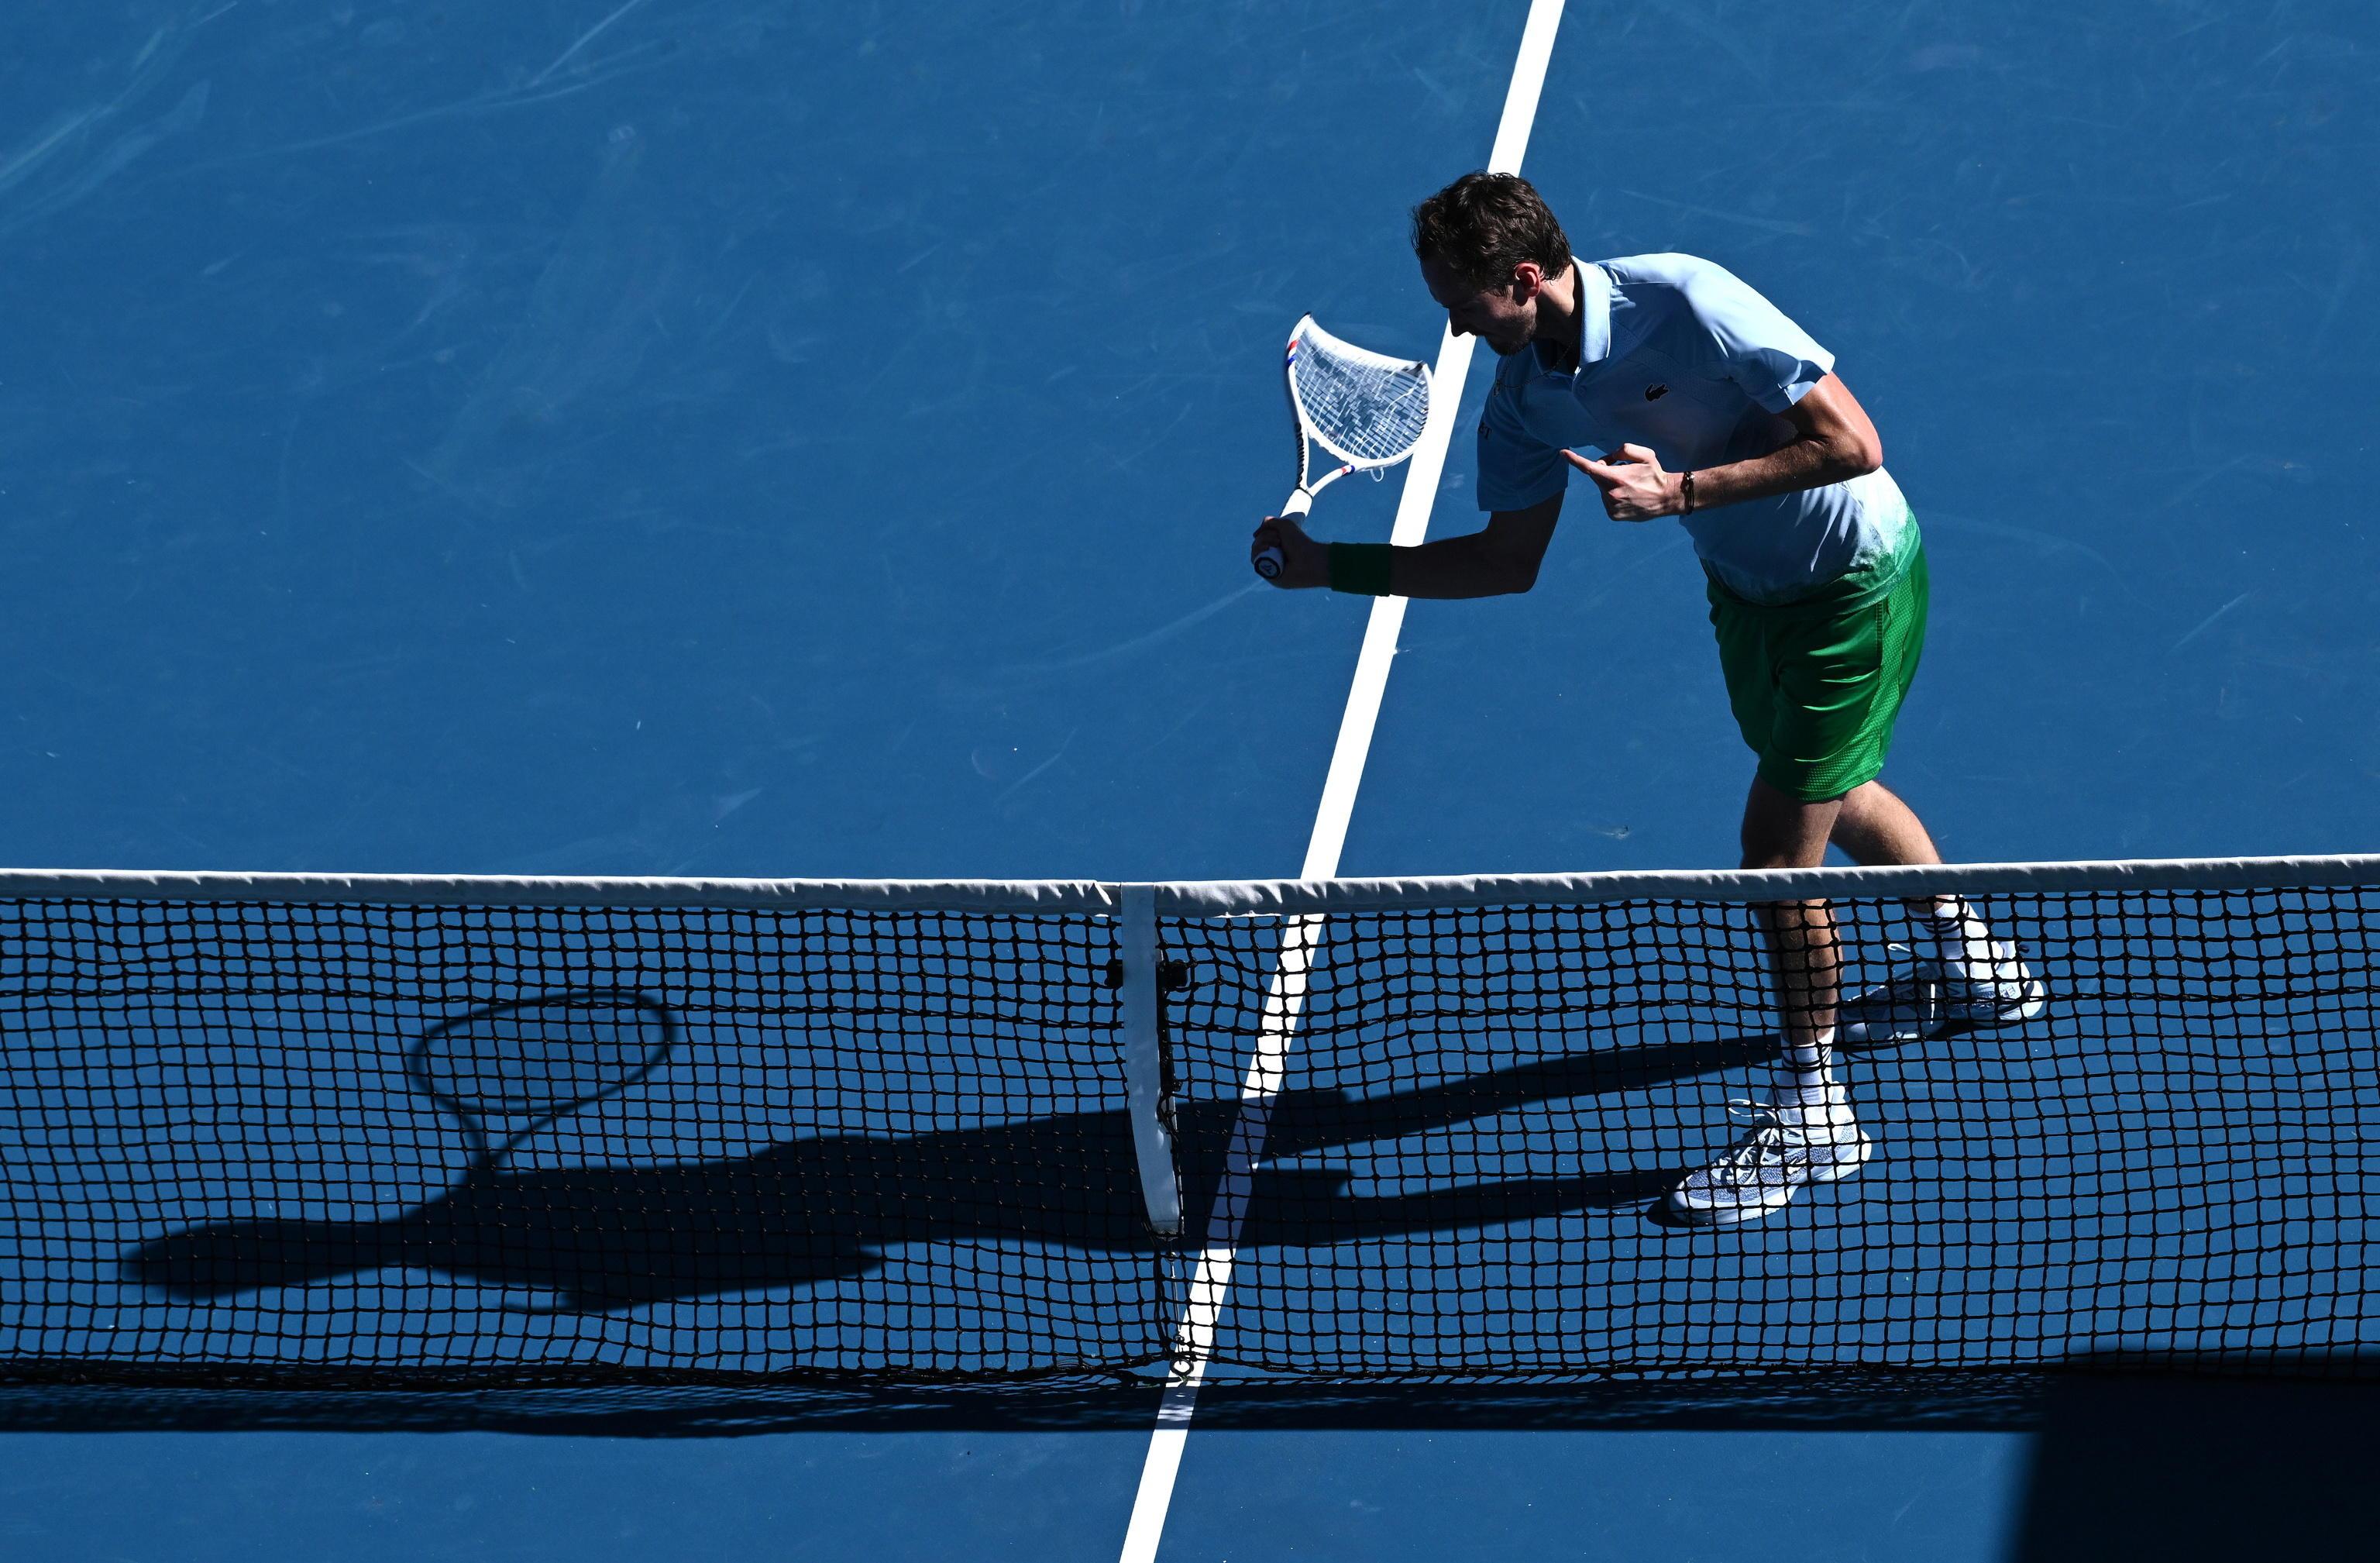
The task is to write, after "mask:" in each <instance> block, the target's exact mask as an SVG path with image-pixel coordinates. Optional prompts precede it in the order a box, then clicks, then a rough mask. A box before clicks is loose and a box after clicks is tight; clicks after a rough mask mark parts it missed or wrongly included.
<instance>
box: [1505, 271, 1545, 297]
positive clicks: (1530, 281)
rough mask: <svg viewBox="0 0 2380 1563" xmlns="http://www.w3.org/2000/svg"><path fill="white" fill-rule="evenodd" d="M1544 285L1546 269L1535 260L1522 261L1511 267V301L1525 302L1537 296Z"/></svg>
mask: <svg viewBox="0 0 2380 1563" xmlns="http://www.w3.org/2000/svg"><path fill="white" fill-rule="evenodd" d="M1545 285H1546V269H1545V267H1543V266H1541V265H1539V264H1537V263H1536V262H1535V261H1524V262H1522V263H1520V264H1519V265H1517V266H1514V267H1513V268H1512V301H1513V302H1514V303H1516V304H1525V303H1527V302H1528V301H1529V300H1530V299H1534V298H1536V296H1537V289H1538V288H1540V287H1544V286H1545Z"/></svg>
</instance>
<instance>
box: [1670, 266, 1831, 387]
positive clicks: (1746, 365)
mask: <svg viewBox="0 0 2380 1563" xmlns="http://www.w3.org/2000/svg"><path fill="white" fill-rule="evenodd" d="M1685 292H1686V299H1687V302H1688V303H1689V304H1691V305H1692V306H1693V308H1694V315H1695V318H1696V319H1698V320H1699V321H1701V323H1702V324H1703V326H1704V327H1705V329H1706V330H1707V331H1709V333H1710V335H1711V338H1712V340H1713V342H1714V343H1715V344H1716V345H1717V347H1718V352H1719V356H1720V357H1721V358H1722V359H1723V360H1725V362H1726V364H1727V377H1728V378H1729V379H1730V380H1732V381H1734V382H1735V384H1736V385H1737V386H1738V387H1739V388H1740V389H1742V390H1743V394H1744V395H1745V396H1747V397H1751V398H1752V399H1753V400H1754V401H1756V402H1758V403H1759V404H1760V405H1761V406H1762V407H1764V408H1766V409H1768V410H1769V411H1771V412H1779V413H1781V412H1783V411H1784V410H1785V409H1787V408H1789V407H1791V406H1792V405H1793V404H1794V403H1795V402H1798V401H1800V400H1801V399H1802V397H1803V395H1804V394H1806V393H1807V392H1808V391H1809V389H1810V387H1811V386H1813V385H1816V384H1817V383H1818V382H1819V381H1821V380H1824V379H1825V378H1826V377H1827V376H1828V374H1829V373H1831V372H1833V371H1834V367H1835V355H1834V354H1832V353H1830V352H1828V351H1827V349H1826V348H1821V347H1820V346H1818V344H1817V343H1815V341H1812V340H1811V338H1810V334H1809V333H1808V332H1806V331H1804V330H1803V329H1802V328H1801V327H1800V326H1798V325H1796V324H1793V322H1792V321H1791V320H1790V319H1788V318H1787V317H1786V314H1785V311H1782V310H1780V309H1779V308H1778V307H1777V306H1776V305H1774V304H1772V303H1770V302H1769V301H1768V300H1767V299H1764V298H1762V297H1761V296H1760V295H1759V294H1758V293H1756V292H1755V291H1754V290H1753V289H1752V287H1750V286H1749V285H1747V284H1746V283H1745V282H1743V279H1742V278H1740V277H1738V276H1737V275H1735V274H1734V273H1733V272H1730V271H1729V270H1728V269H1727V268H1726V267H1724V266H1715V265H1711V264H1708V263H1705V264H1703V265H1701V266H1699V267H1697V268H1695V272H1694V276H1693V277H1692V279H1691V280H1690V281H1689V282H1688V284H1687V286H1686V289H1685Z"/></svg>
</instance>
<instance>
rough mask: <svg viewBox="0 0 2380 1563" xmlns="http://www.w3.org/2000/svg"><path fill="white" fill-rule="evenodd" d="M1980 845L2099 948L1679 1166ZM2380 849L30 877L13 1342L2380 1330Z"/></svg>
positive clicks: (1975, 1348)
mask: <svg viewBox="0 0 2380 1563" xmlns="http://www.w3.org/2000/svg"><path fill="white" fill-rule="evenodd" d="M1953 894H1955V895H1958V896H1961V897H1963V898H1965V899H1966V902H1967V903H1968V904H1969V905H1970V906H1972V907H1974V908H1976V909H1979V910H1981V911H1982V912H1984V913H1985V915H1987V916H1988V918H1989V919H1990V922H1991V923H1992V925H1993V927H1994V929H1995V930H1996V931H1997V932H1998V934H2001V935H2002V936H2004V937H2007V938H2010V939H2013V940H2015V941H2016V942H2017V943H2018V944H2019V945H2020V946H2022V949H2023V950H2024V952H2025V954H2026V957H2027V959H2029V960H2030V961H2031V962H2032V963H2033V964H2034V969H2035V970H2036V971H2038V973H2039V974H2040V976H2041V978H2042V980H2043V981H2044V983H2046V986H2047V988H2048V991H2049V995H2050V1002H2049V1004H2048V1006H2047V1007H2046V1011H2045V1012H2043V1013H2042V1014H2040V1015H2039V1016H2038V1017H2036V1018H2034V1019H2032V1020H2023V1021H2022V1022H2018V1023H2011V1024H2006V1025H1997V1026H1988V1027H1975V1028H1971V1029H1967V1030H1964V1031H1959V1030H1956V1029H1953V1030H1952V1031H1951V1032H1949V1034H1945V1035H1940V1036H1937V1037H1934V1038H1931V1039H1929V1040H1925V1041H1919V1042H1911V1043H1907V1044H1900V1045H1894V1046H1889V1047H1881V1048H1876V1049H1873V1050H1868V1051H1862V1052H1857V1053H1849V1052H1847V1053H1846V1054H1845V1055H1844V1056H1843V1058H1842V1060H1841V1072H1842V1074H1843V1076H1844V1078H1845V1080H1846V1081H1847V1083H1848V1088H1849V1092H1850V1096H1851V1100H1852V1104H1853V1106H1854V1107H1855V1109H1856V1110H1857V1112H1858V1114H1859V1117H1860V1119H1861V1122H1862V1123H1863V1125H1864V1126H1865V1128H1866V1130H1867V1131H1868V1132H1869V1134H1870V1135H1871V1136H1872V1138H1873V1139H1874V1141H1875V1142H1876V1157H1875V1159H1874V1160H1873V1161H1871V1162H1870V1163H1869V1164H1868V1165H1867V1166H1865V1167H1864V1169H1863V1170H1862V1171H1861V1172H1860V1173H1859V1175H1858V1176H1857V1177H1854V1178H1847V1179H1845V1180H1843V1181H1840V1182H1838V1183H1833V1184H1830V1185H1825V1186H1821V1187H1816V1188H1813V1189H1810V1190H1806V1191H1803V1192H1802V1193H1800V1194H1799V1195H1798V1196H1797V1197H1796V1198H1795V1199H1794V1200H1793V1201H1792V1202H1791V1203H1790V1204H1788V1205H1787V1206H1786V1207H1785V1208H1783V1209H1782V1210H1780V1211H1779V1212H1777V1213H1776V1214H1775V1215H1770V1216H1769V1217H1768V1218H1767V1219H1766V1220H1763V1221H1759V1222H1756V1223H1749V1224H1746V1225H1743V1226H1739V1227H1729V1228H1724V1229H1720V1230H1710V1229H1688V1228H1683V1227H1679V1226H1677V1225H1674V1224H1672V1223H1670V1222H1669V1221H1667V1220H1666V1219H1664V1217H1663V1215H1662V1212H1663V1210H1664V1205H1663V1198H1664V1196H1665V1195H1666V1194H1667V1192H1668V1191H1670V1189H1671V1188H1672V1187H1674V1186H1675V1185H1676V1184H1677V1183H1678V1181H1679V1180H1680V1179H1681V1178H1683V1177H1685V1176H1686V1175H1687V1174H1688V1173H1689V1172H1690V1171H1691V1170H1692V1169H1693V1168H1694V1167H1695V1166H1699V1165H1702V1164H1704V1163H1706V1162H1708V1161H1709V1160H1710V1159H1711V1158H1712V1157H1713V1156H1714V1155H1715V1154H1718V1152H1719V1151H1721V1150H1723V1149H1724V1148H1725V1147H1726V1146H1727V1145H1728V1144H1729V1142H1730V1141H1731V1140H1733V1139H1734V1138H1735V1136H1736V1135H1737V1134H1738V1133H1739V1132H1740V1131H1741V1130H1742V1129H1743V1125H1742V1124H1741V1123H1740V1122H1737V1121H1735V1120H1734V1119H1733V1118H1732V1117H1730V1103H1731V1102H1737V1101H1741V1100H1744V1099H1756V1098H1757V1097H1759V1096H1760V1095H1761V1094H1762V1093H1763V1091H1764V1088H1765V1085H1766V1082H1767V1079H1768V1078H1769V1074H1770V1072H1771V1070H1772V1068H1773V1067H1774V1064H1775V1061H1776V1056H1777V1053H1778V1044H1777V1040H1776V1028H1777V1017H1776V1010H1775V998H1774V988H1773V981H1772V977H1771V974H1770V971H1769V967H1768V964H1767V956H1766V954H1765V946H1764V945H1763V942H1762V936H1761V934H1760V931H1759V923H1758V920H1757V916H1756V908H1757V907H1758V906H1760V905H1761V904H1763V903H1768V902H1774V901H1778V900H1782V899H1789V898H1821V897H1823V898H1828V900H1830V902H1831V903H1832V905H1833V907H1834V909H1835V912H1836V915H1837V916H1838V918H1839V919H1840V921H1841V923H1842V927H1843V931H1844V932H1843V943H1844V949H1845V959H1846V972H1845V979H1844V984H1843V985H1844V988H1845V991H1847V992H1848V991H1851V990H1853V989H1856V988H1858V987H1860V986H1862V985H1864V984H1866V983H1872V982H1876V981H1880V980H1882V978H1883V977H1884V976H1885V975H1886V974H1888V971H1891V970H1894V969H1895V968H1896V967H1897V966H1898V965H1900V964H1901V963H1905V961H1906V960H1907V959H1909V957H1908V956H1907V955H1906V954H1904V953H1900V952H1899V951H1896V948H1895V946H1912V947H1918V948H1920V949H1921V950H1922V934H1921V932H1920V931H1919V930H1917V929H1915V928H1913V925H1912V923H1911V921H1910V902H1911V899H1912V898H1930V897H1937V896H1944V895H1953ZM2375 928H2380V859H2344V858H2340V859H2301V860H2244V861H2195V862H2162V863H2109V864H2058V865H1997V866H1983V867H1978V866H1961V867H1954V868H1928V869H1887V870H1814V871H1806V872H1796V873H1703V874H1683V873H1679V874H1662V873H1644V874H1608V875H1592V876H1580V877H1571V878H1556V877H1545V878H1503V879H1468V880H1419V881H1403V882H1397V881H1379V882H1366V881H1339V882H1330V883H1312V884H1308V883H1269V884H1247V885H1102V884H1095V883H1047V884H1020V885H997V884H985V883H968V884H953V885H917V884H895V883H850V884H826V883H816V882H746V881H733V882H695V881H598V880H575V881H574V880H553V881H530V880H500V879H445V880H434V879H410V878H407V879H398V878H382V877H357V878H335V877H328V876H302V875H301V876H279V877H259V876H237V875H129V874H122V875H119V874H31V873H19V874H13V875H0V1066H5V1073H0V1383H15V1384H20V1385H21V1384H40V1383H58V1382H77V1383H96V1384H110V1383H118V1384H199V1385H208V1386H246V1385H258V1386H293V1387H301V1388H302V1387H305V1386H362V1387H375V1386H387V1387H407V1388H421V1387H430V1388H439V1387H446V1386H456V1387H491V1386H537V1385H588V1386H601V1385H629V1384H633V1385H664V1386H665V1385H673V1384H720V1383H727V1384H736V1383H764V1382H771V1381H790V1380H801V1379H811V1378H841V1377H857V1378H862V1379H875V1380H889V1381H904V1382H925V1381H938V1380H974V1379H1006V1378H1030V1377H1037V1376H1046V1375H1072V1374H1158V1373H1161V1372H1163V1371H1165V1370H1167V1369H1169V1368H1178V1367H1180V1366H1182V1365H1183V1364H1184V1363H1185V1362H1187V1361H1189V1360H1192V1359H1194V1358H1195V1359H1196V1360H1198V1361H1199V1362H1203V1363H1204V1364H1207V1365H1208V1367H1210V1368H1211V1369H1213V1370H1215V1371H1218V1372H1230V1371H1239V1372H1245V1373H1251V1374H1286V1375H1294V1376H1298V1377H1303V1378H1313V1379H1333V1380H1337V1379H1373V1378H1406V1379H1417V1380H1418V1379H1463V1380H1473V1379H1491V1380H1492V1379H1505V1380H1511V1379H1528V1380H1538V1379H1552V1380H1569V1379H1594V1378H1657V1379H1658V1378H1701V1377H1727V1376H1730V1375H1748V1374H1794V1373H1823V1372H1827V1371H1833V1370H1846V1371H1852V1370H1855V1371H1858V1372H1862V1373H1875V1372H1878V1371H1882V1372H1892V1371H1896V1370H1902V1369H1908V1370H1960V1369H1991V1370H2004V1369H2007V1368H2010V1367H2018V1368H2024V1367H2035V1366H2042V1367H2046V1366H2053V1365H2056V1364H2058V1363H2062V1362H2070V1361H2074V1360H2076V1359H2080V1358H2088V1359H2092V1360H2095V1361H2098V1362H2106V1361H2108V1360H2111V1359H2112V1360H2119V1361H2123V1362H2133V1363H2139V1364H2142V1365H2149V1366H2157V1367H2166V1368H2192V1367H2200V1366H2207V1367H2214V1368H2219V1369H2221V1370H2222V1371H2227V1372H2237V1371H2243V1370H2244V1371H2253V1372H2272V1373H2281V1374H2321V1375H2328V1374H2362V1372H2363V1363H2364V1362H2365V1358H2364V1356H2363V1354H2364V1353H2365V1352H2367V1351H2368V1350H2370V1349H2372V1348H2374V1346H2375V1345H2380V1302H2370V1301H2367V1300H2366V1293H2367V1281H2368V1277H2369V1276H2370V1272H2371V1261H2372V1251H2371V1247H2370V1237H2369V1235H2368V1232H2367V1224H2366V1212H2367V1210H2368V1208H2369V1206H2370V1203H2371V1198H2372V1195H2373V1193H2374V1187H2375V1173H2374V1171H2373V1170H2372V1168H2373V1167H2374V1165H2375V1164H2374V1161H2373V1159H2372V1157H2371V1156H2370V1154H2369V1147H2370V1146H2371V1145H2372V1143H2373V1142H2374V1134H2375V1131H2380V1058H2375V1054H2374V1045H2373V1044H2374V997H2373V973H2372V959H2371V951H2372V945H2373V935H2374V931H2375Z"/></svg>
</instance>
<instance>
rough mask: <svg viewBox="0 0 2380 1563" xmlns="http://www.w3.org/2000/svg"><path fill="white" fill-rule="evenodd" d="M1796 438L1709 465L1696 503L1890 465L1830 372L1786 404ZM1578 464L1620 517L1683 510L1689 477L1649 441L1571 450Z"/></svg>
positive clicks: (1737, 500) (1774, 491)
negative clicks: (1602, 453) (1589, 452)
mask: <svg viewBox="0 0 2380 1563" xmlns="http://www.w3.org/2000/svg"><path fill="white" fill-rule="evenodd" d="M1785 419H1786V421H1788V422H1790V423H1791V424H1792V425H1793V431H1794V437H1793V438H1792V440H1791V441H1790V442H1789V443H1788V444H1786V445H1784V446H1780V447H1779V448H1778V449H1776V450H1772V451H1770V452H1769V453H1768V454H1767V455H1766V456H1755V457H1754V458H1752V459H1751V460H1749V461H1731V462H1730V463H1728V464H1727V465H1726V466H1724V467H1705V468H1703V469H1701V470H1698V471H1696V472H1695V473H1694V508H1695V509H1697V510H1715V509H1717V508H1718V507H1720V506H1722V505H1741V504H1743V502H1744V501H1745V500H1747V499H1767V498H1769V497H1771V496H1772V495H1779V494H1791V493H1794V492H1796V491H1797V490H1801V489H1805V488H1823V487H1825V486H1826V485H1827V484H1828V483H1839V482H1842V481H1843V480H1844V479H1846V478H1856V477H1858V476H1859V475H1860V474H1862V473H1863V472H1873V471H1875V470H1876V469H1877V468H1878V467H1881V466H1883V465H1884V442H1883V441H1882V440H1881V439H1879V438H1877V437H1876V425H1875V424H1874V423H1873V422H1871V421H1869V420H1868V415H1867V410H1866V409H1864V408H1863V407H1861V406H1860V404H1859V399H1858V398H1857V397H1853V396H1852V393H1851V387H1849V386H1847V385H1844V384H1843V383H1842V382H1841V381H1840V380H1839V379H1837V378H1836V377H1835V376H1834V375H1832V374H1828V376H1827V377H1826V378H1825V379H1823V380H1820V381H1819V382H1818V383H1817V384H1816V385H1813V386H1811V387H1810V388H1809V389H1808V390H1807V391H1804V392H1803V394H1802V399H1801V400H1799V401H1797V402H1795V403H1794V404H1793V405H1792V406H1791V407H1789V408H1787V409H1785ZM1562 455H1563V458H1565V459H1566V460H1568V461H1569V462H1570V464H1571V465H1572V466H1573V467H1575V468H1577V469H1578V470H1580V471H1582V472H1585V474H1586V475H1587V476H1588V477H1590V478H1593V479H1594V480H1595V485H1596V487H1597V488H1599V489H1601V490H1602V491H1603V507H1604V509H1605V510H1606V511H1607V512H1609V515H1610V517H1611V519H1613V520H1615V521H1643V520H1650V519H1653V518H1654V517H1656V516H1679V515H1683V514H1684V513H1685V509H1686V491H1685V476H1684V474H1683V473H1680V472H1665V471H1663V470H1661V463H1660V460H1659V459H1658V458H1657V457H1655V456H1654V454H1653V453H1652V452H1651V451H1649V450H1647V449H1645V447H1644V446H1641V445H1624V446H1621V447H1620V450H1619V453H1618V457H1617V458H1616V459H1607V460H1603V461H1592V460H1589V459H1588V458H1585V457H1584V456H1580V455H1578V454H1576V453H1575V452H1572V451H1564V452H1563V453H1562Z"/></svg>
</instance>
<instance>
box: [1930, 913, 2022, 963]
mask: <svg viewBox="0 0 2380 1563" xmlns="http://www.w3.org/2000/svg"><path fill="white" fill-rule="evenodd" d="M1925 926H1926V928H1927V929H1928V930H1929V931H1930V932H1931V933H1932V934H1933V935H1934V942H1935V946H1936V947H1937V949H1938V950H1939V951H1940V953H1941V957H1942V974H1943V975H1944V976H1945V977H1948V978H1949V979H1950V980H1951V981H1953V982H1969V981H1976V980H1980V981H1983V982H1987V983H1989V982H1998V981H1999V980H2000V979H2001V977H2002V976H2003V975H2004V973H2003V972H2002V971H2001V970H2000V968H2001V967H2002V966H2004V965H2006V964H2008V963H2010V962H2012V961H2014V960H2015V959H2016V950H2015V948H2014V947H2013V946H2010V945H2009V944H2008V943H2007V942H2006V941H2005V940H2001V939H1995V938H1994V937H1992V931H1991V929H1990V928H1989V927H1988V926H1987V925H1986V924H1985V922H1984V920H1983V918H1982V917H1980V916H1979V915H1977V913H1976V911H1975V910H1974V908H1973V907H1971V906H1969V905H1968V904H1967V902H1966V899H1965V898H1963V897H1960V896H1943V897H1940V898H1937V899H1936V901H1935V902H1934V904H1933V906H1932V908H1931V909H1930V910H1927V911H1926V913H1925Z"/></svg>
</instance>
